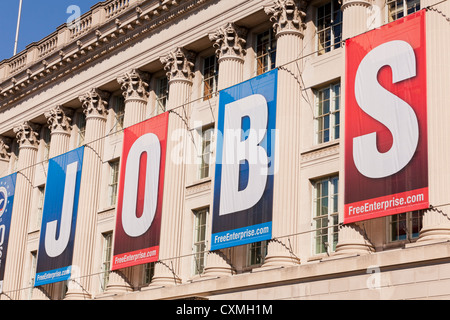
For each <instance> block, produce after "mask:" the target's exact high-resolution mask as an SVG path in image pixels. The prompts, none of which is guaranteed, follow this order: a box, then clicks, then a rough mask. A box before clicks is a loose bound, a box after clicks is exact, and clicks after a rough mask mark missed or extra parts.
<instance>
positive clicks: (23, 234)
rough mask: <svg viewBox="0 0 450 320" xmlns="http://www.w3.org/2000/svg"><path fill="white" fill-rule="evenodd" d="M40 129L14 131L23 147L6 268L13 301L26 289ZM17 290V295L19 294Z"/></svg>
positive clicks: (6, 282)
mask: <svg viewBox="0 0 450 320" xmlns="http://www.w3.org/2000/svg"><path fill="white" fill-rule="evenodd" d="M37 131H38V127H37V126H35V125H33V124H31V123H28V122H24V123H22V124H21V125H19V126H17V127H15V128H14V133H15V134H16V137H17V142H18V143H19V163H18V167H17V170H18V173H19V174H18V175H17V180H16V191H15V196H14V207H13V212H12V217H11V219H12V220H11V229H10V234H9V242H8V243H9V245H8V259H7V261H6V268H5V280H4V287H3V289H4V290H3V291H4V292H7V294H8V296H9V297H10V298H11V299H12V300H17V299H20V294H21V291H20V290H19V289H21V288H23V284H24V281H23V278H22V276H23V274H24V270H23V267H24V265H25V248H26V242H27V234H28V219H29V216H30V215H29V213H30V206H31V196H32V191H33V185H32V183H31V181H33V179H34V172H35V167H34V164H35V163H36V156H37V151H38V146H39V140H38V138H37V137H38V133H37ZM15 290H16V291H15Z"/></svg>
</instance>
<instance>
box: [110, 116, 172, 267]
mask: <svg viewBox="0 0 450 320" xmlns="http://www.w3.org/2000/svg"><path fill="white" fill-rule="evenodd" d="M168 119H169V117H168V113H164V114H161V115H159V116H157V117H154V118H151V119H149V120H147V121H145V122H143V123H140V124H137V125H135V126H132V127H129V128H127V129H125V131H124V138H123V140H124V141H123V150H122V158H121V165H120V179H119V194H118V201H117V217H116V230H115V238H114V255H113V263H112V270H117V269H121V268H125V267H131V266H135V265H140V264H144V263H150V262H155V261H157V260H158V252H159V240H160V233H161V210H162V196H163V188H164V169H165V162H166V145H167V126H168Z"/></svg>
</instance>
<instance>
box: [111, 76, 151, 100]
mask: <svg viewBox="0 0 450 320" xmlns="http://www.w3.org/2000/svg"><path fill="white" fill-rule="evenodd" d="M149 80H150V76H149V75H148V74H147V73H145V72H142V71H140V70H137V69H133V70H131V71H130V72H127V73H126V74H125V75H124V76H122V77H120V78H118V79H117V82H118V83H119V84H120V85H121V89H122V94H123V96H124V98H125V100H128V99H142V100H147V99H148V96H149V93H148V87H149V85H148V81H149Z"/></svg>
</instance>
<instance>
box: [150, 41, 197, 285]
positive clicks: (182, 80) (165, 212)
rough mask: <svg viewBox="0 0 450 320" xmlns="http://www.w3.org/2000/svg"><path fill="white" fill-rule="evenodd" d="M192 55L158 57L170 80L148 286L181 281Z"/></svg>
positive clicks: (182, 52)
mask: <svg viewBox="0 0 450 320" xmlns="http://www.w3.org/2000/svg"><path fill="white" fill-rule="evenodd" d="M194 59H195V54H194V53H193V52H190V51H187V50H185V49H183V48H177V49H176V50H175V51H173V52H170V53H169V54H168V55H167V56H164V57H161V62H162V63H163V65H164V69H165V70H166V71H167V77H168V80H169V99H168V106H167V111H169V112H170V115H169V128H168V132H169V136H168V139H167V158H166V170H165V177H164V195H163V206H162V221H161V247H160V253H159V254H160V257H159V260H160V261H158V263H156V265H155V274H154V277H153V280H152V283H151V284H150V285H151V286H171V285H175V284H179V283H181V279H180V278H179V276H178V275H179V274H180V261H179V259H177V258H176V257H179V256H180V253H181V251H180V250H181V242H182V239H181V229H182V228H181V217H182V216H183V213H184V190H185V164H184V157H185V154H184V153H185V150H186V142H187V139H188V136H187V134H188V130H187V127H186V123H189V119H186V116H185V115H188V116H189V115H190V114H191V112H190V104H189V101H190V96H191V90H192V78H193V76H194V73H193V69H194Z"/></svg>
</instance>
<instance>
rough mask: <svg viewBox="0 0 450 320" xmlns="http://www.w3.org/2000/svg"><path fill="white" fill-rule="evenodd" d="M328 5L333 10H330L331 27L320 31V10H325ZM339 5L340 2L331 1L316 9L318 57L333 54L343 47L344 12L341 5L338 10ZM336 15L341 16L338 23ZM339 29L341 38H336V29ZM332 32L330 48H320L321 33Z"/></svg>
mask: <svg viewBox="0 0 450 320" xmlns="http://www.w3.org/2000/svg"><path fill="white" fill-rule="evenodd" d="M328 4H330V6H331V8H330V11H331V12H330V25H329V26H326V27H324V28H323V29H320V30H319V20H320V17H319V10H320V9H321V8H324V7H325V6H327V5H328ZM336 4H337V5H339V2H338V0H331V1H328V2H326V3H324V4H322V5H320V6H318V7H316V19H315V26H316V45H315V46H316V52H317V55H318V56H321V55H324V54H326V53H328V52H332V51H334V50H336V49H339V48H341V47H342V43H341V42H342V25H343V14H342V10H341V7H342V6H341V5H339V8H338V9H337V10H336V8H335V6H336ZM334 13H338V14H339V18H338V21H337V22H336V21H335V19H334ZM325 18H326V15H325V16H324V18H323V19H325ZM337 28H339V29H340V32H339V36H336V34H335V33H336V29H337ZM328 30H329V31H330V40H329V41H330V44H329V45H328V46H326V45H323V47H322V48H321V47H320V43H321V41H320V34H321V33H325V32H327V31H328ZM336 39H339V41H336ZM324 43H326V41H324Z"/></svg>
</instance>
